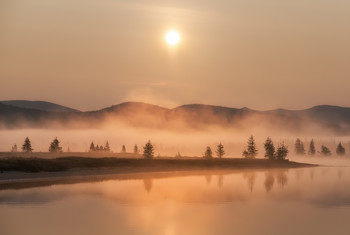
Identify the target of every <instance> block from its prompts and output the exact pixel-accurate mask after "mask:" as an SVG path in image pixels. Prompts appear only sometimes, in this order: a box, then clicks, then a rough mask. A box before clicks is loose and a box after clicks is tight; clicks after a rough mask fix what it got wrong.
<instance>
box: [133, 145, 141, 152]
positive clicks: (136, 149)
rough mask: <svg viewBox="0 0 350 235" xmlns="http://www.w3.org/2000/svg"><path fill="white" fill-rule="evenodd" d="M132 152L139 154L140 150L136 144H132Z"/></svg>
mask: <svg viewBox="0 0 350 235" xmlns="http://www.w3.org/2000/svg"><path fill="white" fill-rule="evenodd" d="M134 153H136V154H139V153H140V150H139V147H138V146H137V144H135V145H134Z"/></svg>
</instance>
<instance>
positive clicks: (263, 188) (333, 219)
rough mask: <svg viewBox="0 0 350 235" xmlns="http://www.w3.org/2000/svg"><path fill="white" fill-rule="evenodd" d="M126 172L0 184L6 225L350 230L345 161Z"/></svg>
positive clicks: (86, 230) (1, 220)
mask: <svg viewBox="0 0 350 235" xmlns="http://www.w3.org/2000/svg"><path fill="white" fill-rule="evenodd" d="M123 177H124V178H118V176H116V177H111V179H103V180H96V179H95V180H93V181H92V182H82V183H74V184H69V181H67V184H54V185H51V184H50V182H49V181H48V182H47V183H45V184H46V186H45V185H41V186H39V185H38V186H36V187H30V188H27V187H26V186H25V185H24V186H23V184H22V187H19V188H17V189H11V188H7V189H5V188H4V187H2V189H0V225H1V231H2V232H4V234H8V235H12V234H16V235H17V234H28V235H31V234H36V235H41V234H52V235H55V234H98V233H99V234H101V233H103V234H105V235H108V234H115V233H118V234H191V235H193V234H218V233H219V234H232V233H233V232H234V233H235V234H347V231H346V230H347V228H348V219H347V218H349V216H350V206H349V205H350V200H349V198H350V187H349V186H350V169H349V168H348V167H312V168H300V169H289V170H286V169H272V170H253V171H252V170H243V171H229V172H227V171H201V172H182V173H154V174H139V175H138V176H135V175H133V176H132V175H130V177H131V178H128V177H127V176H123ZM92 225H93V226H92Z"/></svg>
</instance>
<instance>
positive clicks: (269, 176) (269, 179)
mask: <svg viewBox="0 0 350 235" xmlns="http://www.w3.org/2000/svg"><path fill="white" fill-rule="evenodd" d="M274 183H275V175H274V174H273V172H272V171H268V172H266V173H265V183H264V185H265V190H266V192H267V193H269V192H270V191H271V189H272V187H273V184H274Z"/></svg>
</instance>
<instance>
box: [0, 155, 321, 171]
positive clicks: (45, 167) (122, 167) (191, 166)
mask: <svg viewBox="0 0 350 235" xmlns="http://www.w3.org/2000/svg"><path fill="white" fill-rule="evenodd" d="M307 166H314V165H311V164H305V163H297V162H291V161H271V160H267V159H241V158H226V159H217V158H214V159H203V158H198V159H197V158H179V159H177V158H154V159H130V158H111V157H107V158H90V157H60V158H55V159H45V158H23V157H11V158H2V159H0V171H1V172H6V171H22V172H45V171H46V172H55V171H66V170H70V169H89V168H90V169H92V168H114V169H115V170H116V172H118V171H121V172H152V171H154V172H159V171H178V170H202V169H205V170H211V169H249V168H251V169H257V168H295V167H307Z"/></svg>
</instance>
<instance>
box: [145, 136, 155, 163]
mask: <svg viewBox="0 0 350 235" xmlns="http://www.w3.org/2000/svg"><path fill="white" fill-rule="evenodd" d="M143 157H144V158H147V159H150V158H153V157H154V147H153V145H152V143H151V141H150V140H149V141H148V142H147V143H146V144H145V146H144V147H143Z"/></svg>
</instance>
